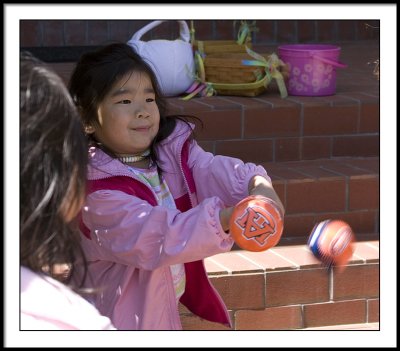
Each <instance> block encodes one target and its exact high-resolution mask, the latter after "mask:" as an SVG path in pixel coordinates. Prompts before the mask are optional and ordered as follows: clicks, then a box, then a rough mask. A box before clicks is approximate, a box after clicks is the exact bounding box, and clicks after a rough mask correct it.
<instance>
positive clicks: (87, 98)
mask: <svg viewBox="0 0 400 351" xmlns="http://www.w3.org/2000/svg"><path fill="white" fill-rule="evenodd" d="M130 72H143V73H145V74H147V75H148V77H149V78H150V81H151V83H152V85H153V88H154V92H155V100H156V104H157V106H158V109H159V112H160V126H159V131H158V134H157V135H156V137H155V138H154V140H153V143H152V145H151V148H150V149H151V153H150V157H151V159H152V160H153V161H154V162H155V163H156V164H157V154H156V149H155V146H156V145H157V144H158V143H159V142H160V141H162V140H164V139H165V138H166V137H168V136H169V135H170V134H171V132H172V131H173V130H174V127H175V123H176V119H181V120H183V121H185V122H187V118H194V119H196V117H194V116H183V115H168V113H167V103H166V100H165V98H164V97H163V96H162V93H161V90H160V87H159V85H158V82H157V79H156V76H155V75H154V73H153V71H152V69H151V68H150V66H149V65H148V64H147V63H146V62H145V60H143V59H142V57H141V56H139V55H138V54H137V53H136V52H135V51H134V50H133V48H131V47H130V46H129V45H128V44H124V43H113V44H110V45H107V46H105V47H102V48H100V49H98V50H95V51H92V52H88V53H86V54H84V55H82V56H81V58H80V60H79V61H78V63H77V65H76V67H75V69H74V71H73V73H72V76H71V79H70V81H69V91H70V93H71V96H72V97H73V99H74V101H75V103H76V105H77V107H78V109H79V111H80V114H81V118H82V122H83V124H84V125H85V126H89V125H94V124H98V116H97V109H98V106H99V105H100V104H101V102H102V101H103V99H104V98H105V96H106V95H107V93H108V92H109V91H110V90H111V89H112V87H113V86H114V84H115V83H116V82H117V81H118V80H120V79H121V78H122V77H124V76H125V75H126V74H127V73H130ZM197 120H198V119H197ZM93 141H95V140H93ZM102 148H103V149H104V151H106V152H107V153H108V154H110V155H111V156H112V157H116V156H115V155H114V154H113V152H112V151H111V150H107V149H105V148H104V147H102Z"/></svg>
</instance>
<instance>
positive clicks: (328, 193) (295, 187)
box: [286, 179, 346, 214]
mask: <svg viewBox="0 0 400 351" xmlns="http://www.w3.org/2000/svg"><path fill="white" fill-rule="evenodd" d="M286 199H287V206H286V213H287V214H294V213H307V212H316V213H317V212H328V211H343V210H344V209H345V200H346V189H345V181H344V180H323V179H322V180H315V181H312V180H308V181H296V182H290V183H288V184H287V198H286Z"/></svg>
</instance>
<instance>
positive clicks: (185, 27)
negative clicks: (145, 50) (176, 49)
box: [130, 21, 190, 43]
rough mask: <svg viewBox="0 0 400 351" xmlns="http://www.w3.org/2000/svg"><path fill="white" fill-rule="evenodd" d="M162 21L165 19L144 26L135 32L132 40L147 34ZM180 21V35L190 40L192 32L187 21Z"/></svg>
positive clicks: (186, 40)
mask: <svg viewBox="0 0 400 351" xmlns="http://www.w3.org/2000/svg"><path fill="white" fill-rule="evenodd" d="M162 22H165V21H153V22H150V23H149V24H147V25H146V26H144V27H143V28H142V29H139V30H138V31H137V32H136V33H135V34H133V36H132V38H131V40H130V41H133V40H140V38H141V37H142V35H144V34H146V33H147V32H148V31H150V30H152V29H153V28H155V27H157V26H158V25H160V24H161V23H162ZM177 22H178V23H179V35H180V38H181V39H182V40H183V41H185V42H187V43H188V42H189V41H190V32H189V27H188V25H187V23H186V21H177Z"/></svg>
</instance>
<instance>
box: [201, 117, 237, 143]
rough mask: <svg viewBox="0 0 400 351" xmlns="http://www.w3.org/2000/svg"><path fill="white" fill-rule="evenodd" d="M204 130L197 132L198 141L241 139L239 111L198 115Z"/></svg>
mask: <svg viewBox="0 0 400 351" xmlns="http://www.w3.org/2000/svg"><path fill="white" fill-rule="evenodd" d="M198 117H199V118H200V119H201V121H202V122H203V124H204V129H200V128H198V129H199V131H198V132H197V131H196V132H197V135H198V137H197V138H198V140H224V139H236V138H241V137H242V123H241V111H240V110H230V111H228V110H224V111H207V112H206V111H204V112H202V113H201V114H198Z"/></svg>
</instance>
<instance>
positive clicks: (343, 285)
mask: <svg viewBox="0 0 400 351" xmlns="http://www.w3.org/2000/svg"><path fill="white" fill-rule="evenodd" d="M205 263H206V268H207V271H208V274H209V276H210V279H211V282H212V283H213V285H214V287H215V288H216V289H217V290H218V292H219V293H220V294H221V296H222V298H223V300H224V302H225V303H226V305H227V308H228V310H229V312H230V316H231V320H232V322H233V327H232V329H233V330H292V329H304V328H315V327H320V326H332V325H341V324H342V325H343V324H356V323H374V322H378V321H379V242H377V241H371V242H364V243H356V244H355V250H354V254H353V257H352V258H351V260H350V261H349V263H348V266H347V267H346V268H345V269H344V270H342V271H338V270H336V269H334V270H331V271H328V270H327V269H326V268H325V267H323V266H321V263H320V262H319V261H317V260H316V259H315V258H314V257H313V256H312V254H311V253H310V251H309V250H308V248H307V247H305V246H294V247H275V248H272V249H270V250H268V251H264V252H261V253H260V252H258V253H255V252H246V251H235V252H229V253H225V254H219V255H215V256H213V257H211V258H207V259H206V261H205ZM180 313H181V318H182V324H183V327H184V329H186V330H229V328H228V327H225V326H222V325H220V324H217V323H212V322H208V321H205V320H202V319H200V318H198V317H197V316H195V315H193V314H192V313H191V312H190V311H189V310H188V309H186V308H185V307H184V306H182V305H181V306H180Z"/></svg>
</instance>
